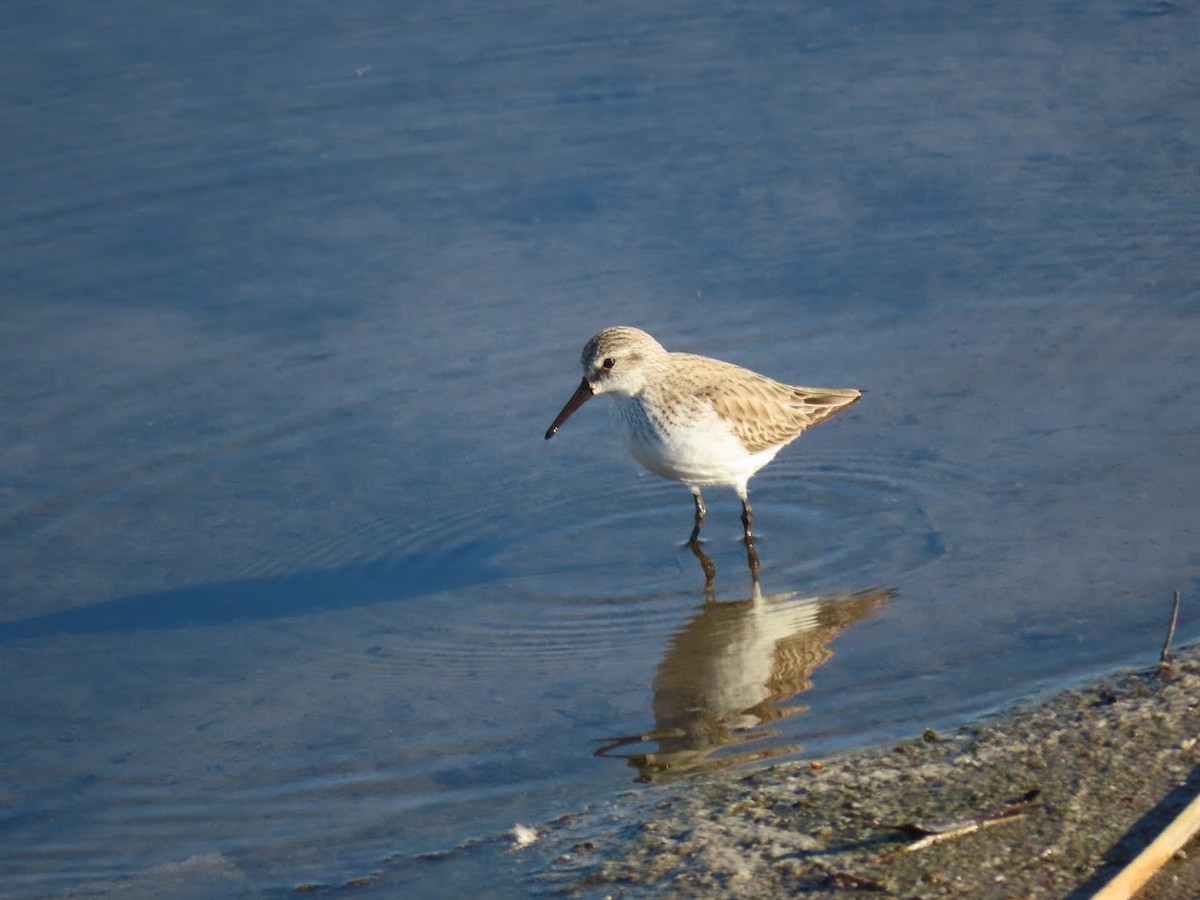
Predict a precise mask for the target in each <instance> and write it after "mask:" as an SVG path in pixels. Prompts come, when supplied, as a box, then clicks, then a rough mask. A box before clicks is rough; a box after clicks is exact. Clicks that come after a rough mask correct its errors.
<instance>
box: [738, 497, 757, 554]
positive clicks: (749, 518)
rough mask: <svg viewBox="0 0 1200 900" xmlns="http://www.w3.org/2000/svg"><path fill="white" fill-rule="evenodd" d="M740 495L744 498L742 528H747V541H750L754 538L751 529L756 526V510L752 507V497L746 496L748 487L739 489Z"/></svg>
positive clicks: (745, 535)
mask: <svg viewBox="0 0 1200 900" xmlns="http://www.w3.org/2000/svg"><path fill="white" fill-rule="evenodd" d="M738 496H739V497H740V498H741V499H742V528H743V529H745V534H744V537H745V541H746V543H747V544H748V543H750V542H751V541H752V540H754V534H753V532H752V531H751V529H752V528H753V527H754V510H752V509H751V508H750V498H749V497H747V496H746V489H745V488H742V490H740V491H738Z"/></svg>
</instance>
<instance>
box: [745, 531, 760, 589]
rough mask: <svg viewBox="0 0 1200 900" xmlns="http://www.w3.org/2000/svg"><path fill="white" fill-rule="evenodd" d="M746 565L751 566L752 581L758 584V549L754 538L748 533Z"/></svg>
mask: <svg viewBox="0 0 1200 900" xmlns="http://www.w3.org/2000/svg"><path fill="white" fill-rule="evenodd" d="M746 565H747V566H749V568H750V581H751V582H753V583H754V584H758V551H757V550H755V549H754V538H753V537H752V536H751V535H749V534H747V535H746Z"/></svg>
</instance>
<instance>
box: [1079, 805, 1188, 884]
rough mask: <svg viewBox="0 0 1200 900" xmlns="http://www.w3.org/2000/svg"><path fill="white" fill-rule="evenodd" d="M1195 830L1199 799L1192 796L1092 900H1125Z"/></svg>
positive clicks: (1148, 878)
mask: <svg viewBox="0 0 1200 900" xmlns="http://www.w3.org/2000/svg"><path fill="white" fill-rule="evenodd" d="M1197 830H1200V796H1196V797H1194V798H1193V799H1192V802H1191V803H1189V804H1188V805H1187V807H1186V808H1185V809H1184V810H1183V812H1181V813H1180V814H1179V815H1178V816H1176V817H1175V820H1174V821H1173V822H1172V823H1171V824H1170V825H1168V826H1167V827H1166V828H1165V829H1164V830H1163V832H1162V834H1160V835H1159V836H1158V837H1156V838H1155V839H1154V840H1153V841H1152V842H1151V844H1150V846H1149V847H1147V848H1146V849H1145V850H1143V851H1142V852H1141V853H1139V854H1138V855H1137V858H1136V859H1135V860H1134V861H1133V862H1131V863H1130V864H1129V865H1127V866H1126V867H1125V868H1124V869H1122V870H1121V872H1120V874H1118V875H1117V877H1116V878H1114V879H1113V880H1112V881H1110V882H1109V883H1108V884H1106V885H1105V886H1104V887H1103V888H1101V889H1100V891H1099V893H1097V894H1096V895H1095V896H1094V897H1092V900H1128V898H1129V897H1132V896H1133V895H1134V894H1136V893H1137V892H1138V889H1139V888H1141V886H1142V885H1143V884H1145V883H1146V882H1147V881H1149V880H1150V878H1151V876H1153V875H1154V873H1155V872H1157V871H1158V870H1159V869H1160V868H1162V866H1163V864H1164V863H1165V862H1166V861H1167V860H1168V859H1170V858H1171V857H1172V856H1173V855H1174V854H1175V851H1177V850H1178V849H1179V848H1180V847H1182V846H1183V845H1184V844H1186V843H1187V842H1188V841H1190V840H1191V839H1192V836H1193V835H1194V834H1195V833H1196V831H1197Z"/></svg>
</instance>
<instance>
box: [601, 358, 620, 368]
mask: <svg viewBox="0 0 1200 900" xmlns="http://www.w3.org/2000/svg"><path fill="white" fill-rule="evenodd" d="M616 364H617V361H616V360H615V359H613V358H612V357H611V356H610V357H608V358H607V359H605V360H604V362H603V366H604V368H606V369H611V368H612V367H613V366H615V365H616Z"/></svg>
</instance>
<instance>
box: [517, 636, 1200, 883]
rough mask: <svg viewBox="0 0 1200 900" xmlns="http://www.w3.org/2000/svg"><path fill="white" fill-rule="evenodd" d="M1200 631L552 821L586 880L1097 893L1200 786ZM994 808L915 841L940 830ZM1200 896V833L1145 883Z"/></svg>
mask: <svg viewBox="0 0 1200 900" xmlns="http://www.w3.org/2000/svg"><path fill="white" fill-rule="evenodd" d="M1197 698H1200V645H1192V646H1190V647H1188V648H1186V649H1184V650H1181V651H1178V652H1177V654H1176V658H1175V663H1174V665H1173V666H1172V668H1171V670H1170V672H1169V673H1167V674H1166V675H1165V676H1164V675H1163V674H1160V673H1159V672H1158V671H1157V670H1156V669H1154V668H1150V669H1146V670H1141V671H1122V672H1117V673H1113V674H1110V675H1108V676H1105V677H1103V678H1100V679H1097V680H1095V681H1092V682H1089V683H1087V684H1085V685H1083V686H1080V687H1077V688H1074V689H1071V690H1066V691H1063V692H1061V693H1059V694H1056V695H1054V696H1052V697H1050V698H1049V699H1044V700H1040V701H1037V702H1030V703H1024V704H1020V705H1018V706H1016V707H1014V708H1012V709H1010V710H1008V711H1007V712H1005V713H1003V714H1001V715H998V716H995V717H990V718H989V719H987V720H985V721H982V722H977V723H973V724H970V725H967V726H964V727H962V728H961V729H959V730H958V731H957V732H955V733H951V734H937V733H935V732H933V731H927V732H926V733H925V734H923V735H920V736H917V737H915V738H914V739H912V740H907V741H903V742H901V743H898V744H895V745H890V746H884V747H878V748H872V749H867V750H862V751H857V752H853V753H848V754H846V755H843V756H838V757H835V758H829V759H825V760H820V761H817V760H801V761H796V762H789V763H786V764H780V765H774V766H771V767H769V768H764V769H760V770H756V771H754V772H752V773H749V774H745V773H743V774H737V773H726V774H724V775H720V776H711V777H708V778H706V779H702V780H697V781H692V782H689V783H688V784H687V786H686V787H681V788H679V789H678V790H673V791H671V792H670V793H669V794H668V795H667V796H666V797H664V798H662V799H660V800H658V801H657V802H655V803H654V804H653V805H651V806H650V807H648V808H642V809H641V810H639V811H638V812H637V813H635V814H632V815H630V816H629V817H627V818H625V819H624V820H623V821H622V820H621V817H619V816H618V817H614V818H612V819H610V820H609V821H607V822H606V823H605V824H604V825H603V826H599V827H596V828H595V829H594V831H589V826H588V824H587V820H588V815H587V814H584V815H583V816H580V817H578V818H575V819H574V821H572V823H571V825H570V826H569V827H563V828H561V829H557V834H556V833H555V831H556V829H551V830H550V832H551V833H550V834H549V835H546V837H547V838H548V841H547V843H549V844H551V845H554V844H558V843H561V844H562V848H561V852H558V853H557V855H556V856H555V857H554V861H553V862H552V863H551V864H550V866H549V867H548V868H547V869H546V870H545V871H544V872H543V873H542V875H541V877H540V878H539V881H541V882H542V883H543V885H545V886H551V885H552V886H554V887H555V888H557V889H559V890H565V891H566V892H567V893H570V894H574V895H576V896H588V897H590V896H596V897H608V896H612V897H621V896H639V897H641V896H649V897H668V896H671V897H674V896H686V897H704V898H707V897H712V898H716V897H762V896H784V895H795V894H803V895H805V896H815V897H830V896H843V895H849V894H857V893H862V894H870V895H873V896H896V897H964V896H971V897H1080V898H1082V897H1090V896H1091V895H1092V894H1093V893H1095V891H1096V890H1098V889H1099V888H1100V887H1101V886H1103V885H1104V884H1105V883H1107V881H1108V880H1109V879H1110V878H1112V877H1113V876H1114V875H1115V874H1116V873H1117V872H1118V871H1120V869H1121V868H1122V867H1123V866H1124V865H1125V864H1126V863H1128V862H1129V861H1130V860H1132V859H1133V858H1134V857H1135V856H1136V855H1137V854H1138V853H1139V852H1140V851H1141V850H1142V849H1143V848H1144V847H1145V846H1146V845H1147V844H1148V843H1149V842H1150V841H1151V840H1153V839H1154V837H1155V836H1156V835H1157V834H1158V833H1159V832H1160V831H1161V830H1162V829H1163V828H1164V827H1165V826H1166V825H1167V824H1168V823H1169V822H1170V821H1171V820H1172V819H1173V818H1174V817H1175V816H1176V815H1177V814H1178V813H1179V812H1180V811H1181V810H1182V809H1183V808H1184V807H1185V806H1186V805H1187V804H1188V802H1190V800H1191V799H1192V797H1194V796H1195V795H1196V793H1197V792H1198V791H1200V769H1197V762H1198V761H1200V750H1198V747H1197V740H1196V739H1197V735H1200V709H1198V708H1197ZM992 817H994V819H993V821H992V823H991V824H989V825H987V826H986V827H982V828H980V829H978V830H976V831H974V832H971V833H968V834H962V835H959V836H956V837H948V838H946V839H944V840H941V841H940V842H933V843H931V844H929V845H927V846H924V847H921V848H920V849H913V848H914V847H915V846H916V842H917V841H919V840H920V839H921V837H922V835H924V834H926V833H927V832H928V831H931V830H939V829H943V828H946V827H948V826H957V825H963V824H967V823H970V822H971V821H979V820H981V819H987V818H992ZM1138 896H1139V898H1146V900H1156V898H1157V900H1163V898H1192V897H1197V896H1200V842H1197V841H1195V840H1193V841H1192V842H1191V843H1190V844H1189V845H1188V846H1187V847H1185V848H1184V850H1183V851H1181V852H1180V853H1178V854H1176V857H1175V858H1174V859H1173V860H1171V861H1170V862H1169V863H1168V864H1167V865H1166V866H1165V867H1164V868H1163V869H1162V870H1160V871H1159V873H1158V874H1157V875H1156V876H1155V878H1154V879H1153V880H1152V881H1151V882H1150V883H1149V884H1148V885H1147V886H1146V887H1145V888H1143V890H1142V892H1141V893H1139V894H1138Z"/></svg>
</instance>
